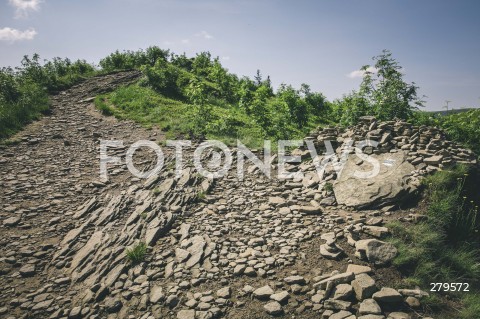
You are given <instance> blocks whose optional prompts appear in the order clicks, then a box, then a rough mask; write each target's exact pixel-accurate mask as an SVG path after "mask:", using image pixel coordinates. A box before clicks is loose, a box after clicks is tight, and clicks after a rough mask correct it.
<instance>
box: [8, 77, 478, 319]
mask: <svg viewBox="0 0 480 319" xmlns="http://www.w3.org/2000/svg"><path fill="white" fill-rule="evenodd" d="M139 76H140V74H138V73H136V72H123V73H117V74H111V75H106V76H101V77H95V78H91V79H89V80H87V81H85V82H83V83H81V84H79V85H77V86H75V87H72V88H71V89H69V90H67V91H65V92H62V93H60V94H59V95H56V96H52V97H51V102H52V108H51V110H52V112H51V114H49V115H48V116H45V117H43V118H42V119H41V120H39V121H37V122H35V123H32V124H30V125H29V126H27V127H26V128H25V129H24V130H23V131H22V132H20V133H19V134H18V135H17V136H15V137H14V140H16V141H17V143H14V144H13V145H8V146H3V147H2V148H1V149H0V172H1V176H2V179H1V182H0V202H1V205H0V224H1V226H0V234H1V236H0V244H1V245H0V251H1V256H0V287H1V288H2V289H1V291H0V317H2V318H3V317H4V318H71V319H76V318H142V319H147V318H148V319H150V318H178V319H206V318H238V319H240V318H252V319H253V318H271V317H281V318H325V319H326V318H331V319H343V318H348V319H353V318H362V319H381V318H391V319H401V318H412V319H413V318H428V317H429V314H428V313H427V314H426V313H424V311H425V309H424V307H422V305H421V303H420V301H419V299H421V297H423V296H425V295H427V292H424V291H421V290H420V289H418V288H417V287H410V288H411V289H394V286H395V285H396V284H397V283H398V282H399V280H400V274H399V273H398V272H397V271H396V270H395V268H393V267H392V266H390V265H389V263H390V261H391V260H392V259H393V258H394V257H395V256H396V254H397V251H396V249H395V247H394V246H393V245H391V244H390V243H388V242H387V241H385V237H386V236H388V234H389V230H388V228H387V227H385V224H387V223H388V222H389V221H392V220H400V221H401V222H403V223H405V225H406V227H408V225H409V224H412V223H415V222H418V221H419V220H421V219H422V218H424V216H421V215H419V214H417V213H416V211H415V209H405V208H404V207H405V205H403V203H406V204H408V203H409V202H408V201H409V200H410V198H411V195H412V194H415V193H416V192H417V187H418V185H419V180H420V179H421V177H422V176H423V175H425V174H428V173H429V172H431V171H435V170H437V169H440V168H442V167H444V166H447V165H450V164H451V163H453V162H464V163H470V164H476V161H475V156H474V154H473V153H472V152H471V151H469V150H466V149H463V148H461V147H459V146H458V145H455V144H454V143H451V142H448V141H446V140H445V138H444V136H443V135H442V134H443V133H442V132H440V131H438V130H436V129H433V128H427V127H413V126H411V125H409V124H408V123H404V122H380V123H377V121H375V119H373V118H364V119H363V120H362V121H363V122H362V123H360V124H359V125H358V126H356V127H354V128H350V129H347V130H339V129H335V128H326V129H323V130H319V131H317V132H312V134H311V136H308V137H306V139H305V141H306V142H309V143H311V144H312V145H314V146H315V147H316V148H317V149H318V150H323V149H324V148H325V147H326V144H328V141H331V142H332V143H333V144H334V145H335V147H336V148H335V150H336V154H337V155H339V157H338V158H341V156H340V155H341V154H349V155H350V156H349V157H348V158H347V159H345V163H344V164H345V166H344V169H343V171H342V173H341V174H339V173H338V171H337V170H336V167H337V166H339V165H340V164H341V160H338V158H336V159H333V160H332V159H331V158H327V157H321V159H322V160H329V159H330V160H332V162H330V164H331V165H328V166H327V167H326V169H325V171H324V172H322V174H323V179H322V180H321V179H320V178H319V176H318V174H317V171H316V169H315V166H314V163H313V162H312V161H311V160H310V161H304V162H302V163H298V164H295V165H294V164H287V166H286V167H287V169H289V170H291V171H292V172H293V171H298V172H302V174H303V175H302V176H300V175H298V176H297V177H296V178H294V179H287V180H285V179H278V178H273V177H272V178H271V179H269V178H267V177H266V176H264V175H263V173H262V172H260V170H259V169H256V168H255V167H254V166H253V165H251V164H250V166H249V167H248V169H247V171H246V174H245V179H244V180H243V181H240V180H239V179H238V177H237V175H236V166H235V165H234V166H232V168H231V170H230V171H229V173H228V175H227V176H226V177H224V178H222V179H218V180H214V181H212V180H209V179H206V178H204V177H202V176H201V175H200V174H198V172H197V171H196V170H195V168H194V167H193V165H192V163H191V160H189V158H188V156H189V155H188V154H189V153H192V152H184V154H186V156H187V160H186V161H184V169H183V174H182V175H181V176H180V177H179V178H177V177H176V176H175V174H174V169H173V168H174V166H175V164H174V155H175V154H174V152H173V151H172V149H170V150H169V148H162V149H163V151H164V152H165V155H166V165H165V167H166V169H165V170H164V171H162V172H161V173H160V174H159V175H157V176H153V177H151V178H148V179H146V180H145V179H139V178H136V177H134V176H133V175H132V174H131V173H130V172H129V171H128V170H127V167H126V166H125V165H124V163H122V164H116V165H110V166H109V177H110V179H109V181H108V182H103V181H100V178H99V177H100V176H99V145H100V142H99V140H100V139H107V140H108V139H110V140H123V141H124V146H123V147H119V148H117V149H110V150H109V154H110V155H113V154H115V155H117V156H122V158H124V157H125V152H126V150H127V147H128V146H129V145H131V144H132V143H133V142H135V141H137V140H152V141H161V140H162V139H163V136H162V133H161V131H159V130H157V129H151V130H147V129H145V128H142V127H141V126H139V125H138V124H135V123H133V122H130V121H118V120H116V119H113V118H110V117H104V116H102V115H101V114H100V113H99V112H98V111H97V110H95V108H94V106H93V98H94V96H95V95H96V94H98V93H100V92H105V91H108V90H112V89H113V88H115V87H116V86H118V85H125V84H128V83H131V82H133V81H135V80H136V79H137V78H138V77H139ZM365 138H367V139H368V140H371V141H376V142H377V143H378V145H377V148H373V147H372V146H371V145H365V148H364V152H365V153H366V154H370V155H372V156H373V157H375V158H377V159H378V162H379V173H378V174H377V175H376V177H373V178H370V179H358V178H353V177H352V176H353V172H354V171H356V170H360V171H363V172H368V171H370V170H371V163H370V162H369V161H368V160H367V159H365V158H361V157H359V156H357V155H354V154H352V153H354V151H353V150H351V149H349V148H348V143H347V144H345V143H344V142H346V141H347V140H352V141H355V142H357V141H361V140H362V139H365ZM342 145H343V146H342ZM345 145H347V146H345ZM192 149H193V148H192ZM295 152H296V153H297V154H299V155H306V154H307V153H308V150H307V149H302V148H301V149H298V150H296V151H295ZM155 160H156V159H155V156H154V154H153V153H151V152H147V151H139V152H137V153H136V155H135V162H136V164H137V165H138V167H143V168H144V169H146V170H147V169H148V168H150V167H152V164H153V163H154V161H155ZM277 165H278V164H277V163H276V161H273V162H272V168H273V169H274V170H276V169H277ZM272 175H273V174H272ZM401 208H404V209H401ZM138 243H146V244H147V245H148V248H147V254H146V256H145V260H144V261H142V262H140V263H138V264H132V263H130V261H129V260H128V259H127V258H126V254H125V251H126V249H128V248H129V247H133V246H135V245H137V244H138Z"/></svg>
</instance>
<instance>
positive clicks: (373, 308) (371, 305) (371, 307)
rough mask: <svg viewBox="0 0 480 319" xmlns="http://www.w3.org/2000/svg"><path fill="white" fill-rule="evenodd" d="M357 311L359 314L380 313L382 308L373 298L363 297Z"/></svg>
mask: <svg viewBox="0 0 480 319" xmlns="http://www.w3.org/2000/svg"><path fill="white" fill-rule="evenodd" d="M358 313H359V314H361V315H380V314H381V313H382V309H381V308H380V306H379V305H378V303H377V302H376V301H375V300H374V299H365V300H364V301H362V303H361V304H360V308H359V309H358Z"/></svg>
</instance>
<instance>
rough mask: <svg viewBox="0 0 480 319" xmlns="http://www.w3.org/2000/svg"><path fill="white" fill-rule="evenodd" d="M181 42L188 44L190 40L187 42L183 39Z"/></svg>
mask: <svg viewBox="0 0 480 319" xmlns="http://www.w3.org/2000/svg"><path fill="white" fill-rule="evenodd" d="M181 42H182V43H183V44H189V43H190V40H189V39H183V40H182V41H181Z"/></svg>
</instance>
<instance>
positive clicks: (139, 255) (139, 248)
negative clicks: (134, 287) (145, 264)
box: [125, 242, 147, 265]
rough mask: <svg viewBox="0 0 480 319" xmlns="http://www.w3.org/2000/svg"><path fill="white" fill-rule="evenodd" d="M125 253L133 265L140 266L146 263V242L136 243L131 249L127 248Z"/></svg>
mask: <svg viewBox="0 0 480 319" xmlns="http://www.w3.org/2000/svg"><path fill="white" fill-rule="evenodd" d="M125 253H126V256H127V259H128V260H129V262H130V263H131V264H133V265H136V264H139V263H141V262H142V261H144V259H145V255H146V254H147V244H145V243H144V242H139V243H136V244H135V245H133V246H132V247H131V248H127V250H126V252H125Z"/></svg>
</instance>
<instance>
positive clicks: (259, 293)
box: [253, 286, 273, 300]
mask: <svg viewBox="0 0 480 319" xmlns="http://www.w3.org/2000/svg"><path fill="white" fill-rule="evenodd" d="M271 295H273V289H272V288H270V286H263V287H260V288H258V289H255V290H254V291H253V296H254V297H256V298H258V299H261V300H266V299H269V298H270V296H271Z"/></svg>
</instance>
